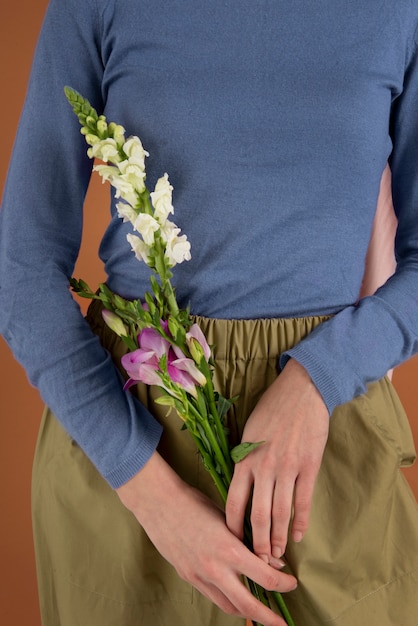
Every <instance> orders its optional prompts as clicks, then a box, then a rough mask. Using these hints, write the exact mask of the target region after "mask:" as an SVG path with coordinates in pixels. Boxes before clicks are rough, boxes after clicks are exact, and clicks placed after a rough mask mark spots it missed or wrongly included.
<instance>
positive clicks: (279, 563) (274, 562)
mask: <svg viewBox="0 0 418 626" xmlns="http://www.w3.org/2000/svg"><path fill="white" fill-rule="evenodd" d="M270 565H272V566H273V567H274V568H276V569H282V568H283V567H286V563H285V562H284V561H283V559H275V558H274V557H272V559H271V561H270Z"/></svg>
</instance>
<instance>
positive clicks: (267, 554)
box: [226, 359, 329, 565]
mask: <svg viewBox="0 0 418 626" xmlns="http://www.w3.org/2000/svg"><path fill="white" fill-rule="evenodd" d="M328 429H329V416H328V411H327V408H326V406H325V403H324V401H323V400H322V397H321V395H320V393H319V392H318V391H317V389H316V387H315V386H314V384H313V383H312V381H311V379H310V377H309V375H308V374H307V372H306V370H305V369H304V368H303V367H302V366H301V365H300V364H299V363H297V362H296V361H294V360H292V359H291V360H289V361H288V362H287V364H286V366H285V367H284V369H283V371H282V372H281V374H280V375H279V376H278V378H277V379H276V380H275V382H274V383H273V384H272V385H271V386H270V387H269V388H268V389H267V391H266V392H265V393H264V394H263V396H262V397H261V399H260V401H259V402H258V404H257V405H256V407H255V409H254V411H253V412H252V413H251V415H250V417H249V419H248V421H247V423H246V425H245V428H244V432H243V437H242V441H251V442H257V441H264V442H265V443H263V444H262V445H260V446H259V447H258V448H256V449H255V450H253V451H252V452H251V453H250V454H249V455H248V456H247V457H246V458H245V459H244V460H243V461H241V462H239V463H238V464H237V465H236V466H235V470H234V476H233V479H232V483H231V487H230V489H229V493H228V500H227V504H226V521H227V525H228V528H229V529H230V530H231V531H232V532H233V533H234V534H235V535H236V536H237V537H238V538H242V536H243V520H244V515H245V509H246V507H247V504H248V501H249V498H250V495H251V491H252V490H253V494H252V504H251V524H252V528H253V547H254V552H255V553H256V554H258V555H259V556H260V558H262V559H263V560H265V561H266V562H267V563H271V564H272V565H278V564H277V559H278V558H279V557H281V556H282V555H283V553H284V551H285V548H286V545H287V537H288V532H289V522H290V519H291V513H292V506H293V509H294V515H293V519H292V523H291V535H292V538H293V540H294V541H296V542H298V541H301V539H302V538H303V536H304V534H305V532H306V530H307V527H308V521H309V513H310V509H311V503H312V495H313V489H314V484H315V479H316V476H317V474H318V471H319V467H320V464H321V460H322V456H323V452H324V448H325V444H326V441H327V437H328Z"/></svg>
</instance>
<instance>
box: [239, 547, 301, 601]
mask: <svg viewBox="0 0 418 626" xmlns="http://www.w3.org/2000/svg"><path fill="white" fill-rule="evenodd" d="M235 562H236V570H237V572H238V573H239V574H241V573H242V574H244V576H247V578H249V579H250V580H253V581H254V582H255V583H257V584H259V585H261V587H263V588H264V589H267V590H269V591H279V592H281V593H282V592H283V593H286V592H288V591H292V590H293V589H295V588H296V586H297V580H296V578H295V577H294V576H292V575H291V574H286V573H284V572H281V571H278V570H277V569H275V568H274V567H272V566H271V565H268V564H267V563H265V562H264V561H263V560H261V559H260V558H259V557H257V556H256V555H255V554H253V553H252V552H251V551H250V550H248V549H246V548H245V550H244V551H242V550H240V551H239V552H237V553H236V559H235Z"/></svg>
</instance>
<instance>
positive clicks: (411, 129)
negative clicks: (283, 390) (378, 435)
mask: <svg viewBox="0 0 418 626" xmlns="http://www.w3.org/2000/svg"><path fill="white" fill-rule="evenodd" d="M410 48H411V50H410V54H409V57H408V59H407V64H406V69H405V78H404V85H403V90H402V93H401V94H400V95H398V96H397V97H396V98H394V101H393V104H392V112H391V127H390V134H391V139H392V143H393V150H392V154H391V156H390V166H391V169H392V188H393V192H392V193H393V204H394V209H395V212H396V215H397V218H398V230H397V235H396V242H395V253H396V260H397V269H396V272H395V274H394V275H393V276H392V277H391V278H390V279H389V280H388V281H387V283H386V284H385V285H384V286H382V287H381V288H380V289H378V290H377V292H376V294H375V295H372V296H370V297H366V298H364V299H362V300H361V301H360V302H359V303H358V305H355V306H350V307H347V308H345V309H344V310H342V311H341V312H340V313H338V314H337V315H335V317H333V318H332V319H331V320H329V321H328V322H326V323H325V324H323V325H322V326H321V327H320V328H318V329H317V330H316V331H315V332H314V333H312V335H310V336H309V337H308V338H306V339H305V340H304V341H303V342H301V343H300V344H299V345H297V346H296V347H295V348H294V349H292V350H289V351H288V352H287V353H286V354H284V355H282V357H281V365H282V366H284V364H285V363H286V361H287V359H289V358H290V357H293V358H295V359H296V360H297V361H299V362H300V363H301V364H302V365H303V366H304V367H305V368H306V369H307V370H308V372H309V374H310V376H311V378H312V380H313V381H314V383H315V384H316V386H317V388H318V389H319V391H320V392H321V394H322V396H323V398H324V400H325V402H326V404H327V406H328V409H329V412H330V413H332V411H333V409H334V408H335V407H336V406H337V405H340V404H343V403H345V402H347V401H349V400H351V399H352V398H353V397H355V396H358V395H360V394H362V393H364V392H365V391H366V390H367V385H368V383H371V382H373V381H375V380H377V379H379V378H380V377H382V376H383V375H384V374H385V373H386V371H387V370H388V369H390V368H392V367H395V366H396V365H398V364H400V363H402V362H403V361H405V360H407V359H408V358H410V357H411V356H413V355H414V354H416V352H417V351H418V53H417V42H416V37H415V41H414V42H412V43H411V46H410ZM331 271H332V270H331Z"/></svg>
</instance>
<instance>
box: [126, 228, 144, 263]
mask: <svg viewBox="0 0 418 626" xmlns="http://www.w3.org/2000/svg"><path fill="white" fill-rule="evenodd" d="M126 239H127V240H128V242H129V243H130V244H131V248H132V252H134V253H135V256H136V258H137V259H138V261H144V263H146V264H147V265H148V264H149V260H150V257H149V254H148V252H149V246H147V244H146V243H144V242H143V241H142V239H141V238H140V237H137V236H136V235H131V234H128V235H126Z"/></svg>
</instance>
